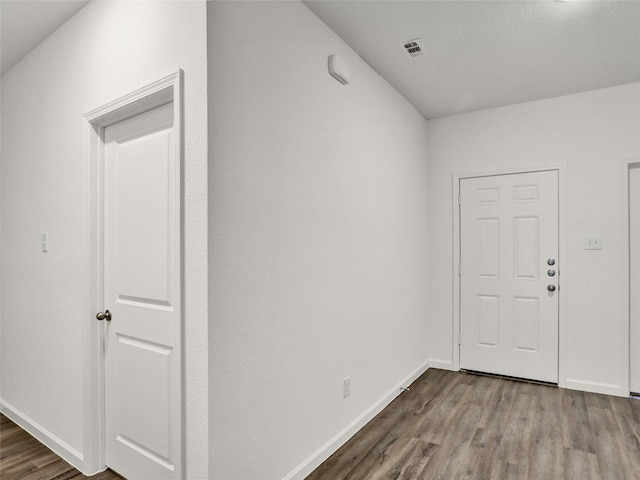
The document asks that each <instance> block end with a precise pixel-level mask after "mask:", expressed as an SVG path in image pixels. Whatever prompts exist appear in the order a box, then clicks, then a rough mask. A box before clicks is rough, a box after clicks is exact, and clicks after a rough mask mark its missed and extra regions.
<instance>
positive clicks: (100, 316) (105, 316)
mask: <svg viewBox="0 0 640 480" xmlns="http://www.w3.org/2000/svg"><path fill="white" fill-rule="evenodd" d="M96 318H97V319H98V320H106V321H107V322H110V321H111V312H110V311H109V310H105V311H104V313H103V312H98V313H97V314H96Z"/></svg>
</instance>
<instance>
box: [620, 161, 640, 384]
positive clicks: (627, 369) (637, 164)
mask: <svg viewBox="0 0 640 480" xmlns="http://www.w3.org/2000/svg"><path fill="white" fill-rule="evenodd" d="M632 168H640V157H633V158H626V159H624V160H623V161H622V169H621V170H622V178H621V182H622V189H621V192H622V218H623V219H624V220H623V222H622V238H623V239H624V240H623V242H622V244H623V248H622V249H621V250H622V253H621V255H622V265H623V268H622V275H623V282H622V285H626V288H623V295H624V301H623V302H622V305H623V307H622V308H623V317H624V318H626V319H627V320H626V321H627V327H626V329H625V330H626V331H627V334H628V335H627V338H626V339H624V340H623V342H622V345H621V348H622V368H623V371H622V376H621V385H620V387H621V393H622V394H623V395H629V393H630V391H631V268H630V262H631V251H630V250H631V245H630V243H631V228H630V227H631V220H630V217H629V215H630V208H629V201H630V193H631V192H630V189H629V170H631V169H632Z"/></svg>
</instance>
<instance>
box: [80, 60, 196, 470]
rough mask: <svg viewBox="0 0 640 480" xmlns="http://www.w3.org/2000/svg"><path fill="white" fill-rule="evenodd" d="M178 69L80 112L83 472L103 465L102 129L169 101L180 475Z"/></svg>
mask: <svg viewBox="0 0 640 480" xmlns="http://www.w3.org/2000/svg"><path fill="white" fill-rule="evenodd" d="M182 78H183V72H182V70H177V71H176V72H174V73H171V74H170V75H167V76H166V77H163V78H161V79H160V80H157V81H155V82H153V83H151V84H148V85H146V86H144V87H142V88H139V89H137V90H135V91H133V92H131V93H128V94H126V95H124V96H122V97H120V98H117V99H116V100H113V101H112V102H109V103H107V104H105V105H102V106H100V107H98V108H96V109H94V110H91V111H90V112H88V113H87V114H85V115H84V132H83V138H84V151H83V159H84V161H83V183H84V192H83V200H84V202H83V220H84V229H83V230H84V245H83V248H84V258H85V266H84V282H83V285H84V291H83V305H84V307H83V311H84V312H85V314H84V316H83V318H82V322H83V325H82V335H83V345H84V348H83V415H82V418H83V433H84V445H83V446H84V455H83V464H84V469H83V473H84V474H86V475H92V474H94V473H97V472H100V471H102V470H104V469H105V468H106V467H107V465H106V455H105V446H106V441H105V409H104V408H105V402H104V394H105V361H104V353H105V349H104V343H105V330H104V325H103V323H104V322H98V321H97V320H96V319H95V315H96V312H98V311H100V310H101V309H102V308H103V302H104V298H103V293H104V284H103V278H104V236H103V234H104V231H103V226H104V201H103V197H104V147H105V144H104V130H105V128H106V127H108V126H109V125H113V124H114V123H117V122H120V121H122V120H125V119H127V118H130V117H133V116H135V115H138V114H140V113H144V112H146V111H148V110H151V109H153V108H156V107H159V106H161V105H164V104H167V103H170V102H173V118H174V126H173V128H174V132H175V137H174V138H175V139H176V142H175V146H174V148H175V150H174V155H175V156H176V157H175V158H176V159H177V161H176V162H175V163H176V169H177V170H179V171H177V172H175V173H176V177H175V178H176V179H177V181H176V182H175V183H176V184H175V185H174V187H173V188H175V189H176V191H175V198H176V199H177V201H178V203H179V205H178V208H176V209H175V212H176V213H175V215H176V216H177V218H176V222H175V225H176V228H177V229H178V230H179V231H177V232H175V233H176V239H177V241H176V247H175V248H176V259H177V262H178V265H177V266H176V271H177V272H178V275H177V276H176V284H175V285H173V288H174V289H175V292H176V295H175V298H176V302H175V303H176V311H177V312H178V317H179V319H180V321H178V322H176V327H175V328H176V331H175V335H176V350H177V351H176V358H177V359H178V360H177V361H178V362H179V368H178V369H177V372H176V373H177V375H178V378H177V381H176V385H177V388H178V392H176V396H175V401H176V402H177V403H178V409H179V412H180V413H179V415H178V426H177V429H176V430H177V431H178V432H179V438H178V439H176V440H177V441H178V442H179V444H180V448H179V452H180V454H179V458H177V459H176V464H175V465H176V472H177V473H178V476H179V477H180V478H181V477H182V476H183V473H184V461H183V460H184V458H185V455H184V430H183V425H184V408H183V397H184V395H183V392H184V386H183V379H184V375H183V368H184V362H183V357H184V352H183V346H182V337H183V335H182V330H183V325H182V323H183V319H184V305H183V302H182V298H183V295H184V294H183V292H184V287H183V283H184V282H183V279H184V270H183V269H184V251H183V248H182V244H183V232H184V227H183V208H184V207H183V206H184V197H183V188H182V185H183V181H184V180H183V178H184V175H183V171H184V168H183V165H184V136H183V79H182Z"/></svg>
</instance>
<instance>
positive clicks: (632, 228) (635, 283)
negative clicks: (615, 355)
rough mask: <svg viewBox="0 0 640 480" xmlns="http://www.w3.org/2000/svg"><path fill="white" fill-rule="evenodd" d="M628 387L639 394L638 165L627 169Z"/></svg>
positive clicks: (639, 268) (639, 178)
mask: <svg viewBox="0 0 640 480" xmlns="http://www.w3.org/2000/svg"><path fill="white" fill-rule="evenodd" d="M629 234H630V238H629V240H630V241H629V252H630V265H629V266H630V270H629V271H630V292H629V294H630V295H629V298H630V300H631V302H630V313H631V317H630V321H631V336H630V346H631V352H630V353H631V355H630V361H631V364H630V372H631V378H630V380H631V383H630V387H631V388H630V389H631V391H632V392H634V393H638V394H640V166H637V167H635V168H631V169H630V170H629Z"/></svg>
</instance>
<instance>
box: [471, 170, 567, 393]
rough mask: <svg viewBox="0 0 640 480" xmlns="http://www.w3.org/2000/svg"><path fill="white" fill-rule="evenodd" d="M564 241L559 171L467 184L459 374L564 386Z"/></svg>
mask: <svg viewBox="0 0 640 480" xmlns="http://www.w3.org/2000/svg"><path fill="white" fill-rule="evenodd" d="M558 235H559V232H558V172H557V171H556V170H551V171H542V172H532V173H520V174H511V175H495V176H487V177H476V178H463V179H460V265H461V272H460V368H462V369H466V370H474V371H481V372H487V373H494V374H501V375H508V376H513V377H520V378H527V379H533V380H540V381H546V382H552V383H557V382H558V297H559V282H558V280H559V267H560V261H559V260H560V259H559V258H558V255H559V242H558ZM549 259H552V260H553V261H554V264H553V265H549V264H548V263H547V261H548V260H549ZM550 270H553V271H554V272H555V275H554V276H549V271H550ZM548 286H552V287H551V288H555V290H554V291H553V292H551V291H549V290H548V289H547V287H548Z"/></svg>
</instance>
